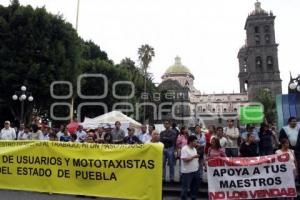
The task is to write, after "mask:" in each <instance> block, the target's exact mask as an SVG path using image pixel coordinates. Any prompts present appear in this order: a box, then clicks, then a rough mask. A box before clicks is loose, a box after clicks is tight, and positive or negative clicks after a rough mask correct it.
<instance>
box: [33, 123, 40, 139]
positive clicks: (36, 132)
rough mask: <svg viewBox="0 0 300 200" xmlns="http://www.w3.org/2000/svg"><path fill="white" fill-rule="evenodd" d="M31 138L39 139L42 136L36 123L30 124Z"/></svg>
mask: <svg viewBox="0 0 300 200" xmlns="http://www.w3.org/2000/svg"><path fill="white" fill-rule="evenodd" d="M31 129H32V132H31V139H32V140H40V138H41V137H42V136H41V135H42V134H43V133H42V131H41V130H40V129H39V127H38V125H37V124H32V125H31Z"/></svg>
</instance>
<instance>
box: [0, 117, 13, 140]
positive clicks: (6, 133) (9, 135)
mask: <svg viewBox="0 0 300 200" xmlns="http://www.w3.org/2000/svg"><path fill="white" fill-rule="evenodd" d="M14 139H16V131H15V129H14V128H11V127H10V121H5V122H4V128H3V129H1V132H0V140H14Z"/></svg>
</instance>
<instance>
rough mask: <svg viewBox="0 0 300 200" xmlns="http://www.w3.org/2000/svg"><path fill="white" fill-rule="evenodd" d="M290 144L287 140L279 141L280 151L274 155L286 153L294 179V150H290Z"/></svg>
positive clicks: (295, 174)
mask: <svg viewBox="0 0 300 200" xmlns="http://www.w3.org/2000/svg"><path fill="white" fill-rule="evenodd" d="M289 147H290V142H289V140H288V139H286V138H283V139H282V140H281V149H278V150H277V151H276V152H275V153H276V154H283V153H288V154H289V157H290V161H291V165H292V168H293V172H294V176H295V178H296V177H297V174H298V173H297V161H296V157H295V153H294V150H292V149H290V148H289Z"/></svg>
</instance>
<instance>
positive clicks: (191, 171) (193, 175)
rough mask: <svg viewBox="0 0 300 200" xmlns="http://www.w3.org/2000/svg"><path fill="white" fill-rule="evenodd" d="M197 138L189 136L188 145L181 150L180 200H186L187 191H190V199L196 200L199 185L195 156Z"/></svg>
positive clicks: (197, 165) (196, 158) (196, 156)
mask: <svg viewBox="0 0 300 200" xmlns="http://www.w3.org/2000/svg"><path fill="white" fill-rule="evenodd" d="M196 146H197V137H196V136H195V135H190V136H189V137H188V143H187V145H185V146H184V147H183V148H182V149H181V155H180V159H181V171H180V172H181V183H182V184H181V185H182V191H181V199H182V200H185V199H187V198H188V191H189V190H190V197H191V199H192V200H193V199H196V197H197V192H198V188H199V185H200V179H199V176H200V174H199V162H198V158H199V155H198V154H197V150H196V148H195V147H196Z"/></svg>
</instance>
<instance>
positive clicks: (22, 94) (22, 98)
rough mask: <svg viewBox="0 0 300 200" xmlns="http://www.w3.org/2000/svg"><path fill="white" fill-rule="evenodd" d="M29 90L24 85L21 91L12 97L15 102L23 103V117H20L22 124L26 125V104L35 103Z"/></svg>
mask: <svg viewBox="0 0 300 200" xmlns="http://www.w3.org/2000/svg"><path fill="white" fill-rule="evenodd" d="M26 90H27V88H26V87H25V86H24V85H23V86H21V90H20V91H16V92H15V94H14V95H13V96H12V99H13V100H14V101H17V100H19V101H20V102H21V116H20V123H24V116H23V115H24V102H25V101H26V100H27V101H29V102H32V101H33V96H32V95H31V92H27V91H26Z"/></svg>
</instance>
